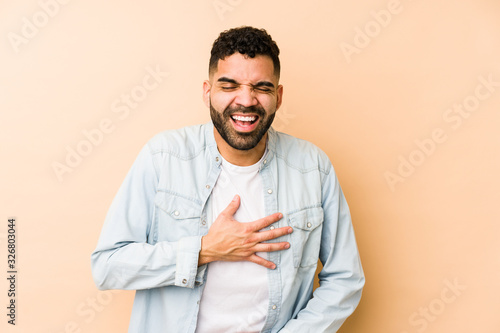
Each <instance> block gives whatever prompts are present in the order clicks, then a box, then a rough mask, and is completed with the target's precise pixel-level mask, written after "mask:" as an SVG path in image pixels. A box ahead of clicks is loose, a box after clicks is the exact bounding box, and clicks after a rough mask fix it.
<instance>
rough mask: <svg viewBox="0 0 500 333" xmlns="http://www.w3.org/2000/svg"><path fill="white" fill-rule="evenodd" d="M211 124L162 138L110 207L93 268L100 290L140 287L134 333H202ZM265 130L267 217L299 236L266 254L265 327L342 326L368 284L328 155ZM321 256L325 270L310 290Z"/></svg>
mask: <svg viewBox="0 0 500 333" xmlns="http://www.w3.org/2000/svg"><path fill="white" fill-rule="evenodd" d="M213 130H214V128H213V125H212V123H207V124H204V125H197V126H191V127H186V128H182V129H179V130H171V131H165V132H163V133H160V134H158V135H156V136H155V137H154V138H153V139H151V140H150V141H149V142H148V143H147V145H146V146H145V147H144V148H143V149H142V151H141V152H140V154H139V156H138V157H137V160H136V161H135V163H134V164H133V166H132V168H131V170H130V171H129V173H128V175H127V177H126V179H125V181H124V182H123V184H122V186H121V187H120V189H119V191H118V193H117V195H116V197H115V199H114V201H113V203H112V205H111V207H110V209H109V212H108V215H107V217H106V221H105V223H104V226H103V229H102V232H101V236H100V239H99V242H98V245H97V248H96V249H95V251H94V252H93V253H92V258H91V259H92V260H91V262H92V273H93V277H94V281H95V283H96V285H97V286H98V288H99V289H101V290H105V289H134V290H137V292H136V295H135V300H134V305H133V310H132V316H131V319H130V326H129V332H131V333H132V332H133V333H160V332H162V333H163V332H175V333H181V332H194V331H195V328H196V322H197V318H198V310H199V302H200V298H201V295H202V293H203V288H204V282H205V278H206V273H207V269H210V264H208V265H203V266H200V267H198V255H199V252H200V247H201V237H202V236H203V235H205V234H207V232H208V228H209V225H210V224H211V222H212V221H211V220H210V219H211V216H212V215H211V211H210V207H211V205H210V198H211V193H212V189H213V187H214V185H215V183H216V181H217V178H218V177H219V175H220V172H221V168H220V165H221V161H222V159H221V155H220V153H219V151H218V150H217V145H216V143H215V139H214V134H213ZM268 133H269V136H268V143H267V144H268V146H267V152H266V154H265V156H264V158H263V159H262V162H261V165H260V168H259V174H260V175H261V176H262V182H263V186H264V193H263V194H262V195H263V196H264V202H265V213H266V215H269V214H272V213H275V212H281V213H283V218H282V219H281V220H280V221H278V222H275V223H274V224H273V225H272V226H270V227H269V228H273V227H276V228H277V227H283V226H287V225H289V226H292V227H293V232H292V233H291V234H290V235H286V236H283V237H280V238H278V239H276V240H274V241H276V242H278V241H288V242H290V245H291V247H290V248H289V249H287V250H283V251H277V252H270V253H269V254H268V255H269V257H268V258H269V260H270V261H272V262H274V263H275V264H276V266H277V267H276V269H274V270H268V281H269V308H268V313H267V318H266V323H265V325H264V328H263V330H262V332H272V333H274V332H281V333H286V332H298V333H299V332H300V333H306V332H311V333H320V332H336V331H337V330H338V329H339V327H340V326H341V325H342V323H343V322H344V321H345V319H346V318H347V317H348V316H349V315H350V314H351V313H352V312H353V311H354V309H355V308H356V306H357V305H358V303H359V300H360V298H361V290H362V288H363V285H364V275H363V269H362V267H361V262H360V259H359V254H358V249H357V245H356V240H355V237H354V231H353V227H352V223H351V217H350V213H349V208H348V206H347V203H346V200H345V198H344V195H343V193H342V190H341V188H340V186H339V183H338V180H337V177H336V175H335V172H334V170H333V167H332V165H331V163H330V161H329V159H328V157H327V156H326V154H325V153H324V152H322V151H321V150H320V149H318V148H317V147H316V146H314V145H313V144H311V143H309V142H307V141H304V140H300V139H297V138H294V137H292V136H289V135H286V134H283V133H279V132H276V131H274V130H273V129H272V128H271V129H270V130H269V132H268ZM266 229H267V228H266ZM318 259H319V260H320V261H321V262H322V264H323V269H322V270H321V272H320V273H319V280H320V286H319V287H318V288H316V290H315V291H314V293H313V279H314V274H315V271H316V268H317V264H318ZM242 302H245V300H242ZM228 315H230V314H228ZM249 320H250V319H249ZM231 333H232V332H231Z"/></svg>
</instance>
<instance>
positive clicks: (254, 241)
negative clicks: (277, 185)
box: [198, 195, 293, 269]
mask: <svg viewBox="0 0 500 333" xmlns="http://www.w3.org/2000/svg"><path fill="white" fill-rule="evenodd" d="M239 207H240V197H239V196H238V195H236V196H235V197H234V198H233V201H231V203H230V204H229V205H228V206H227V207H226V209H224V210H223V211H222V212H221V213H220V214H219V216H218V217H217V219H216V220H215V221H214V223H213V224H212V226H211V227H210V229H209V230H208V234H207V235H206V236H203V237H202V238H201V251H200V255H199V259H198V265H204V264H207V263H209V262H212V261H251V262H253V263H256V264H259V265H261V266H264V267H266V268H270V269H275V268H276V265H275V264H274V263H272V262H270V261H268V260H266V259H264V258H262V257H259V256H258V255H256V254H255V252H273V251H281V250H285V249H288V248H289V247H290V244H289V243H288V242H280V243H263V242H265V241H268V240H271V239H275V238H278V237H281V236H283V235H287V234H289V233H291V232H292V231H293V229H292V228H291V227H283V228H277V229H273V230H266V231H260V232H259V230H261V229H263V228H265V227H267V226H269V225H271V224H272V223H274V222H276V221H279V220H280V219H281V218H282V217H283V214H281V213H274V214H271V215H269V216H266V217H264V218H261V219H258V220H256V221H254V222H248V223H240V222H238V221H236V220H235V219H234V217H233V216H234V214H235V213H236V211H237V210H238V208H239Z"/></svg>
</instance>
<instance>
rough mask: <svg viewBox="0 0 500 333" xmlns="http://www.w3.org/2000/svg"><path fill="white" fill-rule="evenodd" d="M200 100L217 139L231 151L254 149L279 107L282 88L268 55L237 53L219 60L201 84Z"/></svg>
mask: <svg viewBox="0 0 500 333" xmlns="http://www.w3.org/2000/svg"><path fill="white" fill-rule="evenodd" d="M203 91H204V100H205V103H206V104H207V106H208V107H209V108H210V116H211V118H212V122H213V123H214V127H215V128H216V129H217V131H218V132H219V134H220V136H221V137H222V138H223V139H224V140H225V141H226V142H227V143H228V144H229V145H230V146H231V147H233V148H235V149H238V150H249V149H252V148H254V147H255V146H256V145H257V144H258V143H259V142H260V141H261V140H262V138H263V137H264V135H265V134H266V133H267V130H268V129H269V127H270V126H271V124H272V122H273V120H274V116H275V113H276V111H277V110H278V108H279V107H280V105H281V97H282V94H283V87H282V86H281V85H278V78H277V77H276V76H275V75H274V65H273V61H272V60H271V58H270V57H268V56H263V55H257V56H255V57H254V58H250V57H245V56H244V55H242V54H240V53H234V54H233V55H231V56H229V57H226V58H225V59H224V60H219V63H218V67H217V71H215V72H214V73H212V74H211V76H210V80H209V81H205V82H204V83H203Z"/></svg>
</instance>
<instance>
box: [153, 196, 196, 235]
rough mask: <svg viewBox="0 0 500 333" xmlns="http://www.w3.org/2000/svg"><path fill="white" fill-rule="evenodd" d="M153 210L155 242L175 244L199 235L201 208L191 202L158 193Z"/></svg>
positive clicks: (179, 197)
mask: <svg viewBox="0 0 500 333" xmlns="http://www.w3.org/2000/svg"><path fill="white" fill-rule="evenodd" d="M155 210H156V220H157V223H156V230H155V237H154V239H155V241H169V242H175V241H178V240H179V239H181V238H183V237H189V236H197V235H198V234H199V223H200V217H201V210H202V208H201V205H200V204H198V203H196V202H194V201H193V200H189V199H187V198H184V197H181V196H178V195H175V194H171V193H167V192H162V191H159V192H157V193H156V197H155Z"/></svg>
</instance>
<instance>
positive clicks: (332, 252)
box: [280, 167, 365, 333]
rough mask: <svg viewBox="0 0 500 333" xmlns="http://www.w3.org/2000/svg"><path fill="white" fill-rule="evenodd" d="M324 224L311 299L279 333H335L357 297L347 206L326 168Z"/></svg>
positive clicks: (358, 274) (360, 281)
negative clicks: (316, 274)
mask: <svg viewBox="0 0 500 333" xmlns="http://www.w3.org/2000/svg"><path fill="white" fill-rule="evenodd" d="M322 193H323V202H322V204H323V210H324V222H323V230H322V236H321V250H320V261H321V263H322V264H323V269H322V270H321V272H320V273H319V281H320V286H319V287H318V288H317V289H316V290H315V291H314V293H313V298H312V299H311V300H310V301H309V302H308V303H307V306H306V307H305V308H304V309H303V310H302V311H300V312H299V314H298V315H297V318H295V319H292V320H290V321H289V322H288V323H287V324H286V325H285V327H284V328H283V329H282V330H281V331H280V332H281V333H291V332H301V333H302V332H314V333H319V332H337V330H338V329H339V328H340V326H341V325H342V324H343V323H344V321H345V320H346V319H347V317H349V316H350V315H351V314H352V313H353V312H354V309H355V308H356V306H357V305H358V303H359V301H360V298H361V290H362V288H363V286H364V281H365V279H364V274H363V269H362V267H361V262H360V258H359V254H358V249H357V245H356V239H355V237H354V230H353V227H352V223H351V216H350V213H349V207H348V206H347V202H346V200H345V197H344V195H343V193H342V190H341V188H340V186H339V183H338V180H337V178H336V176H335V173H334V171H333V167H332V168H331V169H330V172H329V174H328V175H326V176H325V181H324V183H323V188H322Z"/></svg>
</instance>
